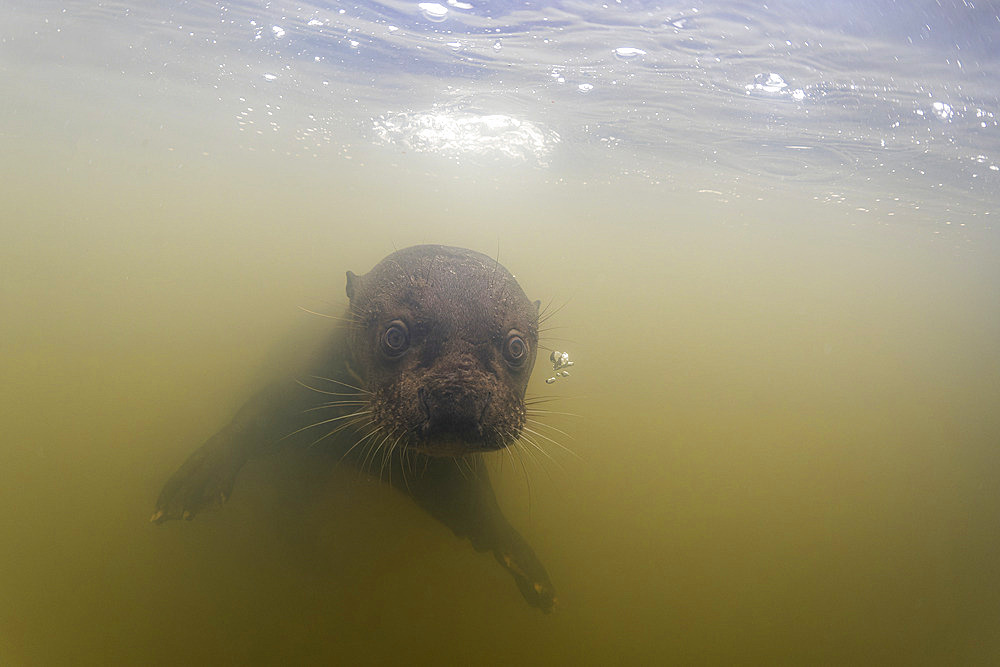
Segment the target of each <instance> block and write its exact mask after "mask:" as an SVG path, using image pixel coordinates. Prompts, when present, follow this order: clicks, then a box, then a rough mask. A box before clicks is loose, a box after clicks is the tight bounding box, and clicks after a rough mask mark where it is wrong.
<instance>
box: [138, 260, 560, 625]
mask: <svg viewBox="0 0 1000 667" xmlns="http://www.w3.org/2000/svg"><path fill="white" fill-rule="evenodd" d="M347 296H348V298H349V299H350V306H349V307H348V309H347V313H346V315H345V318H344V321H343V322H342V323H340V324H339V325H337V326H334V327H333V330H332V331H331V332H330V334H329V335H328V337H327V338H326V340H325V342H324V344H323V345H322V346H321V348H320V349H319V351H318V352H317V353H316V354H315V355H314V356H313V358H312V361H311V363H310V366H309V369H308V372H307V374H305V375H303V376H301V377H290V378H288V379H287V380H286V381H284V382H279V383H276V384H273V385H271V386H269V387H267V388H266V389H265V390H263V391H262V392H260V393H258V394H257V395H255V396H254V397H253V398H251V399H250V400H249V401H248V402H247V404H246V405H245V406H243V408H241V409H240V410H239V412H238V413H237V414H236V416H235V418H234V419H233V420H232V422H230V424H229V425H228V426H226V427H225V428H223V429H222V430H221V431H219V432H218V433H216V434H215V435H214V436H212V437H211V438H209V440H208V441H207V442H206V443H205V444H204V445H202V446H201V447H200V448H198V449H197V450H196V451H195V452H194V453H193V454H191V456H190V457H188V459H187V460H186V461H185V462H184V464H183V465H182V466H181V467H180V469H179V470H177V472H175V473H174V474H173V476H172V477H171V478H170V479H169V480H168V481H167V483H166V484H165V485H164V487H163V490H162V491H161V493H160V496H159V499H158V500H157V503H156V510H155V512H154V514H153V516H152V521H153V522H155V523H160V522H163V521H166V520H168V519H180V518H184V519H191V518H193V517H194V515H195V514H197V513H198V512H199V511H201V510H202V509H204V508H206V507H210V506H215V505H219V504H221V503H223V502H225V500H226V499H227V498H228V496H229V493H230V491H231V489H232V487H233V482H234V480H235V478H236V475H237V473H239V471H240V468H242V466H243V464H244V463H245V462H246V461H247V460H248V459H249V458H250V457H253V456H255V455H259V454H263V453H265V452H267V451H270V450H271V449H272V448H273V447H274V446H276V445H277V443H279V442H281V443H282V444H286V443H296V442H298V443H304V444H307V445H315V446H318V447H325V448H330V449H331V451H334V452H336V454H337V455H338V456H340V457H342V458H343V459H344V460H346V461H350V462H352V463H353V464H354V465H357V466H360V467H361V468H363V469H365V470H369V471H372V472H373V473H374V472H376V471H377V472H378V474H379V477H380V478H387V479H388V480H389V482H390V483H391V484H392V485H393V486H395V487H396V488H398V489H399V490H401V491H403V492H404V493H406V494H408V495H409V496H411V497H412V498H413V499H414V500H415V501H416V502H417V503H418V504H419V505H420V506H421V507H422V508H424V509H425V510H426V511H428V512H429V513H430V514H431V515H433V516H434V517H436V518H437V519H438V520H440V521H441V522H443V523H444V524H445V525H447V526H448V527H449V528H451V529H452V530H453V531H454V532H455V533H456V534H457V535H459V536H464V537H468V538H469V540H471V542H472V545H473V546H474V547H475V548H476V549H477V550H480V551H483V550H490V551H492V552H493V554H494V555H495V556H496V559H497V561H499V562H500V564H501V565H503V566H504V567H505V568H506V569H507V571H508V572H510V574H511V575H512V576H513V577H514V581H515V582H517V585H518V588H519V589H520V591H521V593H522V594H523V595H524V597H525V599H527V601H528V602H529V603H531V604H532V605H534V606H536V607H539V608H541V609H543V610H545V611H549V610H551V608H552V606H553V604H554V602H555V592H554V590H553V587H552V584H551V582H550V581H549V577H548V574H546V572H545V568H544V567H543V566H542V564H541V563H540V562H539V560H538V558H537V557H536V556H535V553H534V551H532V549H531V547H530V546H528V544H527V542H525V540H524V538H523V537H521V535H520V534H519V533H518V532H517V531H516V530H515V529H514V528H513V527H512V526H511V525H510V524H509V523H508V522H507V519H506V518H504V516H503V514H502V513H501V512H500V508H499V506H498V504H497V500H496V497H495V496H494V493H493V489H492V487H491V485H490V480H489V476H488V475H487V471H486V467H485V464H484V462H483V460H482V454H484V453H486V452H491V451H495V450H501V449H503V448H505V447H508V446H510V445H512V444H514V443H515V442H516V441H517V440H518V438H519V437H520V436H521V432H522V429H523V428H524V425H525V400H524V393H525V388H526V386H527V384H528V377H529V375H530V374H531V369H532V366H533V365H534V363H535V354H536V352H537V349H538V306H539V304H538V302H537V301H536V302H532V301H529V300H528V298H527V297H526V296H525V294H524V292H523V291H522V289H521V287H520V286H519V285H518V284H517V281H516V280H515V279H514V277H513V276H512V275H511V274H510V273H509V272H508V271H507V270H506V269H505V268H503V267H502V266H500V264H499V263H498V262H497V261H495V260H493V259H490V258H489V257H487V256H486V255H482V254H480V253H477V252H473V251H471V250H464V249H462V248H451V247H446V246H438V245H422V246H414V247H412V248H406V249H404V250H400V251H398V252H394V253H392V254H391V255H389V256H388V257H386V258H385V259H383V260H382V261H381V262H379V264H378V265H376V266H375V268H373V269H372V270H371V271H370V272H369V273H367V274H365V275H363V276H356V275H354V274H353V273H351V272H348V273H347ZM385 473H387V474H385Z"/></svg>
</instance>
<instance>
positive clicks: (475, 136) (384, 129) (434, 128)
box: [374, 111, 559, 162]
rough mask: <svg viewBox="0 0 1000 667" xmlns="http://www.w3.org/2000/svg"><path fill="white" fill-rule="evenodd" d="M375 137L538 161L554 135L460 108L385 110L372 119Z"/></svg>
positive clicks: (423, 148) (443, 151)
mask: <svg viewBox="0 0 1000 667" xmlns="http://www.w3.org/2000/svg"><path fill="white" fill-rule="evenodd" d="M374 132H375V137H376V139H377V141H378V143H381V144H386V145H389V144H393V145H396V146H400V147H402V148H406V149H408V150H413V151H418V152H423V153H437V154H440V155H444V156H446V157H451V158H458V157H463V156H481V157H494V158H507V159H514V160H526V161H535V162H542V161H543V160H544V158H545V157H546V156H547V155H548V154H549V153H550V152H551V151H552V148H553V146H555V144H557V143H559V135H558V134H557V133H555V132H552V131H548V130H544V129H542V128H541V127H539V126H538V125H535V124H534V123H532V122H530V121H526V120H520V119H518V118H514V117H512V116H508V115H505V114H476V113H469V112H459V111H427V112H399V113H389V114H386V115H384V116H381V117H380V118H377V119H375V121H374Z"/></svg>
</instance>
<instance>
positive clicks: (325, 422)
mask: <svg viewBox="0 0 1000 667" xmlns="http://www.w3.org/2000/svg"><path fill="white" fill-rule="evenodd" d="M371 412H372V411H371V410H359V411H358V412H351V413H349V414H346V415H340V416H338V417H331V418H330V419H324V420H323V421H319V422H316V423H315V424H309V425H308V426H303V427H302V428H297V429H295V430H294V431H292V432H291V433H289V434H288V435H286V436H283V437H282V438H281V440H284V439H285V438H290V437H292V436H293V435H295V434H296V433H301V432H302V431H305V430H307V429H310V428H315V427H316V426H322V425H323V424H329V423H331V422H335V421H340V420H341V419H348V418H350V417H357V416H359V415H366V414H371ZM281 440H279V442H280V441H281Z"/></svg>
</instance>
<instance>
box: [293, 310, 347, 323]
mask: <svg viewBox="0 0 1000 667" xmlns="http://www.w3.org/2000/svg"><path fill="white" fill-rule="evenodd" d="M298 309H299V310H301V311H304V312H306V313H309V314H310V315H317V316H319V317H325V318H327V319H330V320H336V321H338V322H350V321H351V320H350V319H348V318H346V317H340V316H339V315H329V314H327V313H318V312H316V311H315V310H309V309H308V308H305V307H304V306H298Z"/></svg>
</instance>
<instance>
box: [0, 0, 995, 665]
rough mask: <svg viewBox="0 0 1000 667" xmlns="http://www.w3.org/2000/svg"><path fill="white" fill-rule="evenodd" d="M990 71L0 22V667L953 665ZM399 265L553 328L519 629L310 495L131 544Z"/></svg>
mask: <svg viewBox="0 0 1000 667" xmlns="http://www.w3.org/2000/svg"><path fill="white" fill-rule="evenodd" d="M998 68H1000V6H998V5H997V4H996V3H994V2H972V1H971V0H970V1H965V2H962V1H956V0H940V1H938V2H932V1H924V0H913V1H911V2H892V1H889V0H874V1H867V2H861V1H853V0H843V1H832V0H831V1H829V2H808V1H806V0H778V1H775V2H743V1H738V0H726V1H724V2H715V3H713V2H698V1H695V2H687V3H663V2H628V1H622V2H606V3H603V4H602V3H600V2H530V1H528V2H485V1H477V0H471V1H470V2H468V3H466V2H458V1H457V0H450V1H445V0H442V2H441V3H440V4H438V3H417V2H396V1H393V2H360V3H358V2H355V3H343V4H338V3H317V2H304V1H298V2H294V3H291V2H283V1H272V2H263V1H256V2H248V1H244V0H236V1H234V2H207V1H189V2H170V3H168V2H151V3H132V4H129V3H122V2H117V1H110V2H84V1H81V0H64V1H60V2H52V1H49V0H41V1H31V2H29V1H28V0H5V2H3V3H2V4H0V90H2V102H0V183H2V186H0V379H2V381H0V394H2V395H0V424H2V427H3V428H2V436H0V535H3V539H2V540H0V600H2V601H3V602H2V603H0V662H2V663H3V664H5V665H62V664H76V665H91V664H92V665H98V664H101V665H103V664H144V665H151V664H164V665H167V664H179V663H189V664H220V663H223V664H226V663H234V664H277V663H281V664H313V663H335V664H336V663H340V662H343V663H350V664H375V663H404V662H405V663H408V664H423V663H431V662H433V663H437V664H498V665H499V664H593V665H598V664H649V663H652V662H654V661H655V662H660V663H663V662H672V663H679V664H768V665H774V664H789V665H802V664H878V665H884V664H908V665H919V664H927V665H941V664H966V665H975V664H983V665H988V664H996V661H997V660H998V659H1000V606H998V605H997V600H998V599H1000V495H998V476H1000V345H998V344H1000V230H998V229H997V224H996V219H997V217H998V216H1000V125H998V123H1000V120H998V114H1000V77H998V76H997V75H996V72H997V70H998ZM417 243H443V244H448V245H459V246H464V247H469V248H472V249H475V250H478V251H481V252H484V253H486V254H489V255H493V256H496V257H498V258H499V260H500V262H501V263H502V264H504V265H505V266H506V267H507V268H508V269H510V271H511V272H513V273H514V274H515V275H516V276H517V278H518V280H519V282H520V284H521V285H522V287H523V288H524V290H525V292H526V293H527V294H528V295H529V297H530V298H532V299H540V300H541V301H542V302H543V304H547V305H548V306H549V308H550V311H555V312H554V314H553V316H552V317H551V318H550V319H549V320H548V322H547V325H548V326H550V327H551V329H550V330H549V331H547V332H546V336H545V339H544V340H543V341H542V342H543V344H544V345H545V348H546V349H545V350H544V351H543V352H542V353H541V354H540V355H539V362H538V364H537V365H536V370H535V374H534V376H533V378H532V380H531V384H530V385H529V395H532V396H536V397H551V398H553V399H555V400H553V401H552V402H551V403H547V404H546V407H547V408H551V410H552V411H553V414H549V415H545V416H543V418H544V421H545V423H546V424H548V425H550V426H551V427H553V428H554V429H559V431H562V432H565V435H563V434H559V433H558V432H557V431H554V430H550V431H547V432H549V433H553V434H557V435H558V437H557V438H555V439H556V440H557V442H551V443H544V444H545V449H546V452H545V453H544V454H543V453H540V452H538V453H536V454H535V455H534V456H531V455H528V456H524V455H522V456H521V458H520V460H519V463H518V465H516V466H512V465H511V459H509V458H507V457H503V456H501V455H496V456H494V457H492V458H491V461H490V465H491V470H492V473H493V478H494V484H495V486H496V488H497V494H498V497H499V500H500V503H501V505H502V506H503V507H504V510H505V513H506V514H507V516H508V518H509V519H510V520H511V522H512V523H513V524H514V525H515V526H516V527H517V528H518V529H519V530H520V531H521V533H522V534H523V535H524V536H525V538H526V539H527V540H528V542H529V543H531V545H532V546H533V547H534V549H535V551H536V552H537V554H538V556H539V558H540V559H541V560H542V562H543V563H545V565H546V567H547V569H548V572H549V574H550V576H551V578H552V580H553V583H554V584H555V586H556V589H557V591H558V595H559V604H558V606H557V608H556V609H555V611H554V612H553V613H552V614H548V615H545V614H542V613H540V612H539V611H538V610H536V609H533V608H531V607H529V606H528V605H527V604H525V602H524V600H523V599H522V597H521V596H520V594H519V593H518V591H517V589H516V587H515V586H514V585H513V584H512V582H511V581H510V578H509V576H508V575H507V573H505V572H504V571H503V569H502V568H501V567H499V566H498V565H497V564H496V562H494V560H493V558H492V556H490V555H488V554H480V553H477V552H475V551H474V550H473V549H472V548H471V546H470V545H469V544H468V542H467V541H465V540H462V539H460V538H457V537H455V536H454V535H453V534H451V533H450V532H449V531H448V530H447V529H446V528H445V527H444V526H442V525H441V524H439V523H437V522H436V521H434V520H433V519H432V518H431V517H429V516H427V515H425V514H423V513H422V512H421V511H420V510H419V509H418V508H417V507H416V506H415V505H414V504H413V503H412V502H411V501H409V500H408V499H407V498H405V497H403V496H402V495H400V494H398V493H396V492H395V491H393V490H392V489H390V488H389V487H388V485H386V484H381V483H379V481H378V480H377V479H370V478H368V477H365V476H363V475H359V474H358V473H357V472H355V471H354V470H352V469H349V468H348V467H346V466H340V467H336V468H334V469H332V470H314V471H311V472H310V483H309V484H304V483H302V484H300V482H301V481H302V480H301V479H300V477H299V475H300V471H297V469H296V468H295V466H294V465H292V464H289V463H287V462H284V461H282V460H281V457H279V456H275V457H268V458H265V459H261V460H257V461H254V462H252V463H251V465H250V466H248V469H247V470H246V471H245V473H244V474H243V475H242V476H241V478H240V479H239V481H238V482H237V485H236V488H235V490H234V493H233V495H232V498H231V500H230V501H229V503H228V504H227V505H226V506H225V507H224V508H223V509H221V510H219V511H216V512H210V513H205V514H203V515H200V516H199V517H198V518H197V519H196V520H195V521H192V522H190V523H186V522H184V523H176V522H175V523H171V524H168V525H165V526H154V525H151V524H149V523H148V519H149V516H150V514H151V513H152V510H153V504H154V501H155V499H156V495H157V493H158V492H159V489H160V487H161V485H162V484H163V482H164V481H165V480H166V479H167V477H168V476H169V475H170V473H171V472H172V471H173V470H174V469H175V468H176V467H177V466H178V465H179V464H180V463H181V462H182V461H183V459H184V458H185V457H186V456H187V454H188V453H189V452H190V451H191V450H193V449H194V448H195V447H196V446H197V445H199V444H200V443H201V442H203V441H204V440H205V439H206V438H207V437H209V436H210V435H211V434H213V433H214V432H215V431H216V430H218V429H219V428H220V427H221V426H222V425H224V424H225V423H226V422H227V421H228V420H229V418H230V417H231V416H232V414H233V413H234V412H235V410H236V409H238V407H239V406H240V405H241V404H242V403H243V402H244V401H245V400H246V398H248V397H249V395H250V394H251V393H252V392H253V390H254V388H255V387H257V386H259V383H260V382H261V381H262V379H266V378H267V377H271V376H273V374H274V373H277V372H280V367H281V365H282V364H281V361H282V359H284V358H285V357H284V355H287V354H289V353H290V351H289V348H290V347H293V346H294V343H289V342H288V341H294V340H296V335H297V333H296V332H298V331H299V330H300V329H302V328H303V327H306V328H308V327H310V326H315V321H316V318H315V316H314V315H311V314H310V313H309V312H306V311H314V312H321V313H330V314H338V313H339V312H340V311H341V309H343V308H344V307H345V305H346V297H345V293H344V285H345V278H344V276H345V272H346V271H348V270H351V271H354V272H356V273H362V272H365V271H367V270H369V269H370V268H371V267H372V266H373V265H374V264H375V263H376V262H378V261H379V260H380V259H381V258H382V257H384V256H385V255H387V254H389V253H390V252H392V251H393V250H394V249H397V248H403V247H405V246H408V245H411V244H417ZM552 349H558V350H568V351H569V352H570V354H571V355H572V359H573V360H574V361H575V366H574V367H573V368H572V374H571V376H570V377H567V378H561V379H559V380H558V381H557V382H554V383H552V384H546V383H545V379H546V378H547V377H549V376H551V375H552V373H551V368H547V364H546V362H545V359H547V357H548V351H549V350H552ZM276 369H279V370H276ZM557 413H558V414H557ZM562 413H565V414H562ZM567 449H568V450H570V451H571V452H572V453H569V452H567V451H566V450H567Z"/></svg>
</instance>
